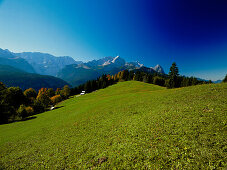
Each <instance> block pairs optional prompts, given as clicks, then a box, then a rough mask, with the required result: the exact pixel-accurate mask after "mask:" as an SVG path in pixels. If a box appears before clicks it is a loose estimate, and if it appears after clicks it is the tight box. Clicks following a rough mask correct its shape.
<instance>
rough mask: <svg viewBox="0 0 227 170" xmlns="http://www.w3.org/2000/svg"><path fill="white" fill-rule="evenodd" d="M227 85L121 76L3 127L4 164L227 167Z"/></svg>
mask: <svg viewBox="0 0 227 170" xmlns="http://www.w3.org/2000/svg"><path fill="white" fill-rule="evenodd" d="M226 94H227V84H226V83H221V84H207V85H198V86H192V87H186V88H178V89H165V88H163V87H159V86H155V85H152V84H145V83H142V82H136V81H130V82H121V83H118V84H116V85H113V86H110V87H108V88H106V89H102V90H98V91H96V92H93V93H91V94H86V95H84V96H80V97H76V96H75V97H73V98H71V99H69V100H66V101H64V102H63V103H61V104H60V105H59V108H57V109H56V110H53V111H48V112H45V113H42V114H39V115H36V117H34V118H33V119H30V120H27V121H21V122H16V123H12V124H5V125H0V166H1V168H6V169H15V168H17V169H22V168H25V169H44V168H50V169H76V168H80V169H86V168H103V169H112V168H114V167H115V168H119V169H133V168H134V169H170V168H173V169H214V168H218V167H219V168H225V167H226V149H227V148H226V146H227V145H226V144H227V143H226V136H227V133H226V132H227V131H226V120H227V119H226V118H227V95H226Z"/></svg>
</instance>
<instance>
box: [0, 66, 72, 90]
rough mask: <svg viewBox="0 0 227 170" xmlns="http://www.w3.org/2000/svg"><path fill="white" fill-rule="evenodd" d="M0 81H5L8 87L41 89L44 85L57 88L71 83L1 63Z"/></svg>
mask: <svg viewBox="0 0 227 170" xmlns="http://www.w3.org/2000/svg"><path fill="white" fill-rule="evenodd" d="M0 82H3V83H4V84H5V85H6V86H7V87H11V86H14V87H17V86H18V87H20V88H22V89H23V90H25V89H28V88H34V89H35V90H39V89H40V88H42V87H45V88H53V89H56V88H62V87H63V86H64V85H69V84H68V83H66V82H65V81H63V80H61V79H59V78H56V77H53V76H44V75H39V74H33V73H27V72H25V71H23V70H20V69H17V68H14V67H12V66H7V65H0Z"/></svg>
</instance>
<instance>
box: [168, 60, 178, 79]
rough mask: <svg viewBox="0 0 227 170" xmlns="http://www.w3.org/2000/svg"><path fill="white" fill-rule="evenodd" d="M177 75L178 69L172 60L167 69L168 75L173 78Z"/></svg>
mask: <svg viewBox="0 0 227 170" xmlns="http://www.w3.org/2000/svg"><path fill="white" fill-rule="evenodd" d="M177 76H179V70H178V67H177V64H176V63H175V62H173V64H172V66H171V67H170V69H169V77H170V78H174V77H177Z"/></svg>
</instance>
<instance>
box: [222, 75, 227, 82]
mask: <svg viewBox="0 0 227 170" xmlns="http://www.w3.org/2000/svg"><path fill="white" fill-rule="evenodd" d="M222 82H227V74H226V76H225V78H224V79H223V81H222Z"/></svg>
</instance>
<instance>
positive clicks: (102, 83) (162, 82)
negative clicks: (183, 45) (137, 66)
mask: <svg viewBox="0 0 227 170" xmlns="http://www.w3.org/2000/svg"><path fill="white" fill-rule="evenodd" d="M130 80H135V81H142V82H145V83H150V84H155V85H159V86H164V87H167V88H178V87H186V86H192V85H198V84H207V83H212V82H211V80H209V81H204V80H198V79H197V78H195V77H186V76H181V75H179V69H178V67H177V65H176V63H175V62H174V63H173V64H172V66H171V67H170V70H169V74H168V75H166V74H159V73H146V72H143V71H137V70H132V71H128V70H123V71H120V72H118V73H117V74H115V75H105V74H104V75H102V76H101V77H99V78H97V79H96V80H89V81H87V82H86V83H84V84H82V85H80V86H78V87H75V88H72V89H71V95H76V94H79V93H80V92H81V91H82V90H85V91H86V93H90V92H92V91H95V90H98V89H103V88H106V87H108V86H110V85H113V84H115V83H117V82H119V81H130Z"/></svg>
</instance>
